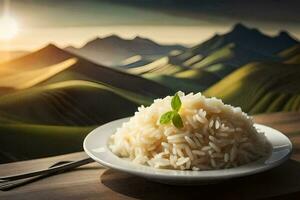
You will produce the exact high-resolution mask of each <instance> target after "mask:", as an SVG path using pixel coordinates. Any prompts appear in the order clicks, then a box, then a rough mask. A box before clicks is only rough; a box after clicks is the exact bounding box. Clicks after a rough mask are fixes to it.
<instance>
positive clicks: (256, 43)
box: [128, 24, 299, 91]
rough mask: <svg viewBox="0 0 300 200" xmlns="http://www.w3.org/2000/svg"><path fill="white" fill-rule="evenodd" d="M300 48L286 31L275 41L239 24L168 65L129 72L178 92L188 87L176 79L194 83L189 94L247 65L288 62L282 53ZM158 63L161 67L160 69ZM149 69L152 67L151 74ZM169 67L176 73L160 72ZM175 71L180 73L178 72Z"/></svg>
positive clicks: (273, 38)
mask: <svg viewBox="0 0 300 200" xmlns="http://www.w3.org/2000/svg"><path fill="white" fill-rule="evenodd" d="M297 44H299V41H298V40H296V39H294V38H293V37H291V36H290V35H289V34H288V33H287V32H285V31H281V32H279V34H278V35H276V36H273V37H271V36H268V35H265V34H263V33H262V32H260V31H259V30H257V29H254V28H248V27H246V26H244V25H242V24H236V25H235V26H234V27H233V28H232V30H231V31H229V32H228V33H225V34H222V35H219V34H216V35H214V36H213V37H211V38H210V39H208V40H207V41H205V42H203V43H201V44H198V45H195V46H193V47H191V48H188V49H186V50H185V51H183V52H181V53H179V54H177V55H168V56H167V57H168V59H167V60H168V62H166V63H165V64H164V65H161V64H160V65H158V64H159V62H156V61H154V62H152V63H150V64H146V65H144V66H139V67H135V68H134V69H129V70H128V71H129V72H134V73H136V72H137V73H138V72H143V73H142V75H143V76H144V77H146V78H149V79H151V80H154V81H156V82H158V83H161V84H164V85H167V86H169V87H173V86H175V85H176V88H174V89H181V90H184V87H185V86H187V84H182V85H184V87H182V88H180V87H178V84H174V81H171V80H174V79H173V77H177V78H180V80H181V81H184V82H186V83H189V84H190V83H191V82H192V83H194V84H192V87H191V88H188V89H187V90H195V84H196V85H198V90H199V91H202V90H203V89H206V88H208V87H209V86H211V85H213V84H214V83H216V82H218V81H219V80H221V79H222V78H224V77H226V76H227V75H229V74H230V73H232V72H233V71H235V70H237V69H238V68H240V67H242V66H243V65H245V64H248V63H251V62H284V60H285V59H286V58H284V57H282V56H280V55H279V52H281V51H283V50H285V49H288V48H291V47H292V46H295V45H297ZM294 51H295V50H294ZM297 59H298V57H296V58H293V60H292V61H294V60H297ZM155 63H157V65H156V66H155ZM149 66H151V70H149ZM167 67H168V68H169V69H170V70H169V71H173V72H172V73H169V72H168V71H166V70H164V71H162V70H159V68H161V69H164V68H167ZM139 68H140V69H139ZM171 68H174V69H177V70H176V72H174V70H172V69H171ZM152 69H155V71H154V70H152ZM147 70H148V71H147ZM156 72H159V73H156ZM155 76H160V77H161V78H156V77H155ZM166 76H168V77H166ZM170 76H171V77H170ZM207 76H209V77H211V79H210V80H209V81H207ZM166 80H168V81H166ZM196 88H197V87H196Z"/></svg>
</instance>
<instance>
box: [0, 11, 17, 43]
mask: <svg viewBox="0 0 300 200" xmlns="http://www.w3.org/2000/svg"><path fill="white" fill-rule="evenodd" d="M17 33H18V24H17V22H16V21H15V20H14V19H13V18H12V17H10V16H3V17H2V18H0V40H10V39H12V38H14V37H15V36H16V35H17Z"/></svg>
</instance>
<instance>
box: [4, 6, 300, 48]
mask: <svg viewBox="0 0 300 200" xmlns="http://www.w3.org/2000/svg"><path fill="white" fill-rule="evenodd" d="M0 2H1V4H0V15H1V14H2V13H3V8H4V7H3V6H4V2H6V4H9V13H10V15H11V16H12V18H14V20H15V21H16V22H17V24H18V33H17V35H16V36H15V37H14V38H12V39H10V40H0V50H4V49H10V50H34V49H36V48H41V47H42V46H44V45H46V44H48V43H54V44H56V45H58V46H61V47H65V46H68V45H73V46H76V47H80V46H82V45H83V44H84V43H85V42H87V41H88V40H91V39H93V38H95V37H97V36H100V37H104V36H107V35H110V34H118V35H120V36H121V37H124V38H133V37H135V36H137V35H140V36H143V37H148V38H150V39H153V40H154V41H157V42H160V43H165V44H171V43H180V44H185V45H193V44H196V43H199V42H201V41H203V40H205V39H207V38H209V37H211V36H212V35H213V34H215V33H216V32H218V33H223V32H226V31H228V30H229V29H230V28H231V26H233V25H234V24H235V23H237V22H242V23H245V24H246V25H248V26H250V27H258V28H260V29H262V30H263V31H264V32H266V33H269V34H276V32H278V31H279V30H281V29H285V30H287V31H289V32H290V33H291V34H292V35H293V36H296V37H298V38H300V21H299V20H300V16H299V12H298V11H297V9H296V6H297V5H298V3H297V1H288V0H285V1H282V0H272V1H271V0H266V1H257V0H254V1H251V2H254V3H251V4H249V3H242V4H239V3H237V2H238V1H236V0H227V1H221V0H210V1H208V0H202V1H201V0H198V1H193V0H186V1H183V0H161V1H158V0H122V1H121V0H109V1H105V0H98V1H96V0H84V1H83V0H66V1H61V0H0ZM243 2H246V1H243ZM261 2H264V3H261ZM274 2H275V3H274ZM299 6H300V4H299ZM0 29H1V27H0Z"/></svg>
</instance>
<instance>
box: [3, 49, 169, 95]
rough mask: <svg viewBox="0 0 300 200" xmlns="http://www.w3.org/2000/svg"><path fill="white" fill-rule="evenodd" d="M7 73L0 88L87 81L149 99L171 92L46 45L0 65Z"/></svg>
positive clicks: (141, 79)
mask: <svg viewBox="0 0 300 200" xmlns="http://www.w3.org/2000/svg"><path fill="white" fill-rule="evenodd" d="M1 69H2V70H6V69H9V70H10V73H8V72H7V73H6V74H5V75H3V77H2V79H1V80H0V87H5V88H7V87H11V88H15V89H18V88H27V87H32V86H34V85H36V84H42V85H46V84H49V83H55V82H59V81H66V80H77V79H79V80H89V81H94V82H100V83H104V84H107V85H111V86H113V87H116V88H121V89H125V90H128V91H131V92H136V93H139V94H141V95H145V96H149V97H158V96H164V95H166V94H169V92H170V90H169V89H167V88H166V87H164V86H162V85H159V84H157V83H155V82H152V81H149V80H146V79H143V78H141V77H138V76H135V75H131V74H128V73H125V72H122V71H119V70H115V69H111V68H109V67H105V66H102V65H98V64H95V63H93V62H90V61H88V60H86V59H84V58H82V57H79V56H76V55H74V54H71V53H69V52H66V51H64V50H62V49H60V48H58V47H56V46H54V45H48V46H46V47H45V48H42V49H40V50H38V51H36V52H33V53H30V54H27V55H26V56H23V57H20V58H18V59H16V60H13V61H11V62H7V63H4V64H2V65H0V70H1Z"/></svg>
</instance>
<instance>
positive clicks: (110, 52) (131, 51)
mask: <svg viewBox="0 0 300 200" xmlns="http://www.w3.org/2000/svg"><path fill="white" fill-rule="evenodd" d="M184 49H185V47H183V46H181V45H160V44H157V43H155V42H154V41H152V40H149V39H146V38H141V37H138V36H137V37H135V38H134V39H132V40H127V39H123V38H121V37H119V36H117V35H111V36H108V37H105V38H96V39H94V40H91V41H89V42H88V43H86V44H85V45H84V46H83V47H81V48H74V47H67V48H66V50H67V51H69V52H72V53H74V54H77V55H80V56H82V57H84V58H86V59H89V60H91V61H93V62H95V63H97V64H103V65H106V66H116V65H120V64H121V62H122V61H124V60H125V59H128V58H130V57H132V56H136V55H138V56H140V57H141V59H145V60H150V61H151V60H154V59H156V58H158V57H161V56H164V55H167V54H168V53H169V52H170V51H172V50H184Z"/></svg>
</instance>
